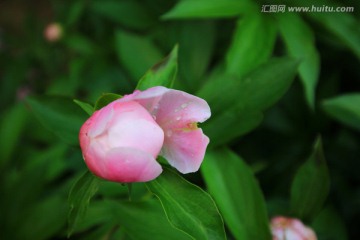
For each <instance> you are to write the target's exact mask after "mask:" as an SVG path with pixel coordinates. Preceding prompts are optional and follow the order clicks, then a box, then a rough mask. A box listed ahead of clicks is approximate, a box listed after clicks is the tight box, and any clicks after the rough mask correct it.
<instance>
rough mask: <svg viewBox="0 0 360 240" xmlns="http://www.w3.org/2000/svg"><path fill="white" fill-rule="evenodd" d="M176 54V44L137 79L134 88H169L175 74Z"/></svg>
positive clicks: (172, 83)
mask: <svg viewBox="0 0 360 240" xmlns="http://www.w3.org/2000/svg"><path fill="white" fill-rule="evenodd" d="M177 56H178V46H177V45H176V46H175V47H174V49H173V50H172V51H171V53H170V55H169V56H167V57H166V58H164V59H163V60H162V61H161V62H159V63H157V64H155V65H154V66H153V67H152V68H151V69H150V70H148V71H147V72H146V73H145V75H144V76H143V77H142V78H141V79H140V80H139V82H138V84H137V86H136V89H139V90H146V89H148V88H151V87H155V86H164V87H168V88H171V87H172V86H173V85H174V81H175V78H176V74H177V69H178V67H177Z"/></svg>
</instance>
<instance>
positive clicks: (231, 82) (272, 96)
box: [198, 58, 298, 146]
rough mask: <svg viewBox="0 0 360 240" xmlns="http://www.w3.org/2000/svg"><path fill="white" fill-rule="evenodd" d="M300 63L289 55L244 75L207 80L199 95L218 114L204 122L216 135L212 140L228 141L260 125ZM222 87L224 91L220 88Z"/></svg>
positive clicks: (209, 133) (219, 142)
mask: <svg viewBox="0 0 360 240" xmlns="http://www.w3.org/2000/svg"><path fill="white" fill-rule="evenodd" d="M297 65H298V62H297V61H295V60H291V59H288V58H281V59H274V60H271V61H269V62H268V63H267V64H264V65H261V66H260V67H258V68H257V69H256V70H254V71H253V72H251V73H250V74H248V75H246V76H245V77H243V78H240V79H237V78H232V77H230V76H229V75H226V74H225V75H219V76H215V78H214V79H211V80H210V81H209V82H207V84H206V85H205V86H204V87H203V88H202V89H201V90H200V91H199V92H198V95H199V96H200V97H202V98H204V99H206V100H207V101H208V103H209V104H210V106H211V110H212V113H213V115H215V116H213V117H212V118H211V119H210V120H209V121H207V122H206V123H204V129H205V131H206V133H207V134H208V135H209V136H210V138H211V139H213V141H212V143H211V144H212V145H213V146H215V145H219V144H224V143H226V142H228V141H230V140H232V139H234V138H235V137H238V136H240V135H242V134H245V133H247V132H249V131H250V130H252V129H254V128H255V127H256V126H258V124H259V123H260V122H261V120H262V111H263V110H265V109H266V108H268V107H270V106H271V105H272V104H274V103H275V102H276V101H278V100H279V99H280V98H281V97H282V96H283V94H284V93H285V92H286V91H287V89H288V88H289V87H290V85H291V83H292V81H293V78H294V75H295V73H296V69H297ZM224 79H226V81H225V82H224ZM220 88H221V89H222V90H223V91H216V89H220ZM224 92H225V93H226V94H225V95H224V94H223V93H224ZM219 126H222V128H223V129H225V130H223V129H219Z"/></svg>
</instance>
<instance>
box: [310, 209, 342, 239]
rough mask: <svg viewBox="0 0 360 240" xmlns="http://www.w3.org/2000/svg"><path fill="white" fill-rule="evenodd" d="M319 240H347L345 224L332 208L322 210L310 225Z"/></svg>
mask: <svg viewBox="0 0 360 240" xmlns="http://www.w3.org/2000/svg"><path fill="white" fill-rule="evenodd" d="M312 227H313V229H314V230H315V232H316V235H317V236H318V238H319V239H336V240H347V239H348V236H347V233H346V227H347V225H346V223H345V222H344V220H343V219H342V217H341V216H340V215H339V214H338V213H337V212H336V211H335V209H333V208H332V207H327V208H325V209H324V210H322V211H321V212H320V213H319V215H318V216H317V217H316V218H315V220H314V221H313V223H312Z"/></svg>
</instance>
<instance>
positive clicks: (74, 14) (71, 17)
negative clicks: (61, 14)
mask: <svg viewBox="0 0 360 240" xmlns="http://www.w3.org/2000/svg"><path fill="white" fill-rule="evenodd" d="M85 6H86V2H85V1H84V0H79V1H74V2H73V3H72V4H71V6H70V10H69V12H68V13H67V17H66V23H67V25H70V26H71V25H73V24H76V23H77V22H78V21H79V19H80V17H81V15H82V13H83V12H84V10H85Z"/></svg>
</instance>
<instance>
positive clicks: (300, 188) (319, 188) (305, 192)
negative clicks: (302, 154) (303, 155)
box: [291, 137, 330, 221]
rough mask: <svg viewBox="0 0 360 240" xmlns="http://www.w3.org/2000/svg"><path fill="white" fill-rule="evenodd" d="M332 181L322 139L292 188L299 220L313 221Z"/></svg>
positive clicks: (292, 205)
mask: <svg viewBox="0 0 360 240" xmlns="http://www.w3.org/2000/svg"><path fill="white" fill-rule="evenodd" d="M329 188H330V179H329V173H328V169H327V165H326V161H325V158H324V153H323V149H322V143H321V138H320V137H319V138H318V139H317V140H316V142H315V145H314V150H313V153H312V154H311V156H310V157H309V159H308V160H307V161H306V162H305V163H304V164H303V165H302V166H301V167H300V168H299V170H298V171H297V173H296V175H295V178H294V181H293V183H292V186H291V209H292V212H293V213H294V214H295V215H296V216H297V217H299V218H301V219H304V220H309V221H311V220H313V218H314V217H315V216H316V214H318V213H319V211H320V210H321V208H322V205H323V203H324V201H325V199H326V197H327V195H328V193H329Z"/></svg>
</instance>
